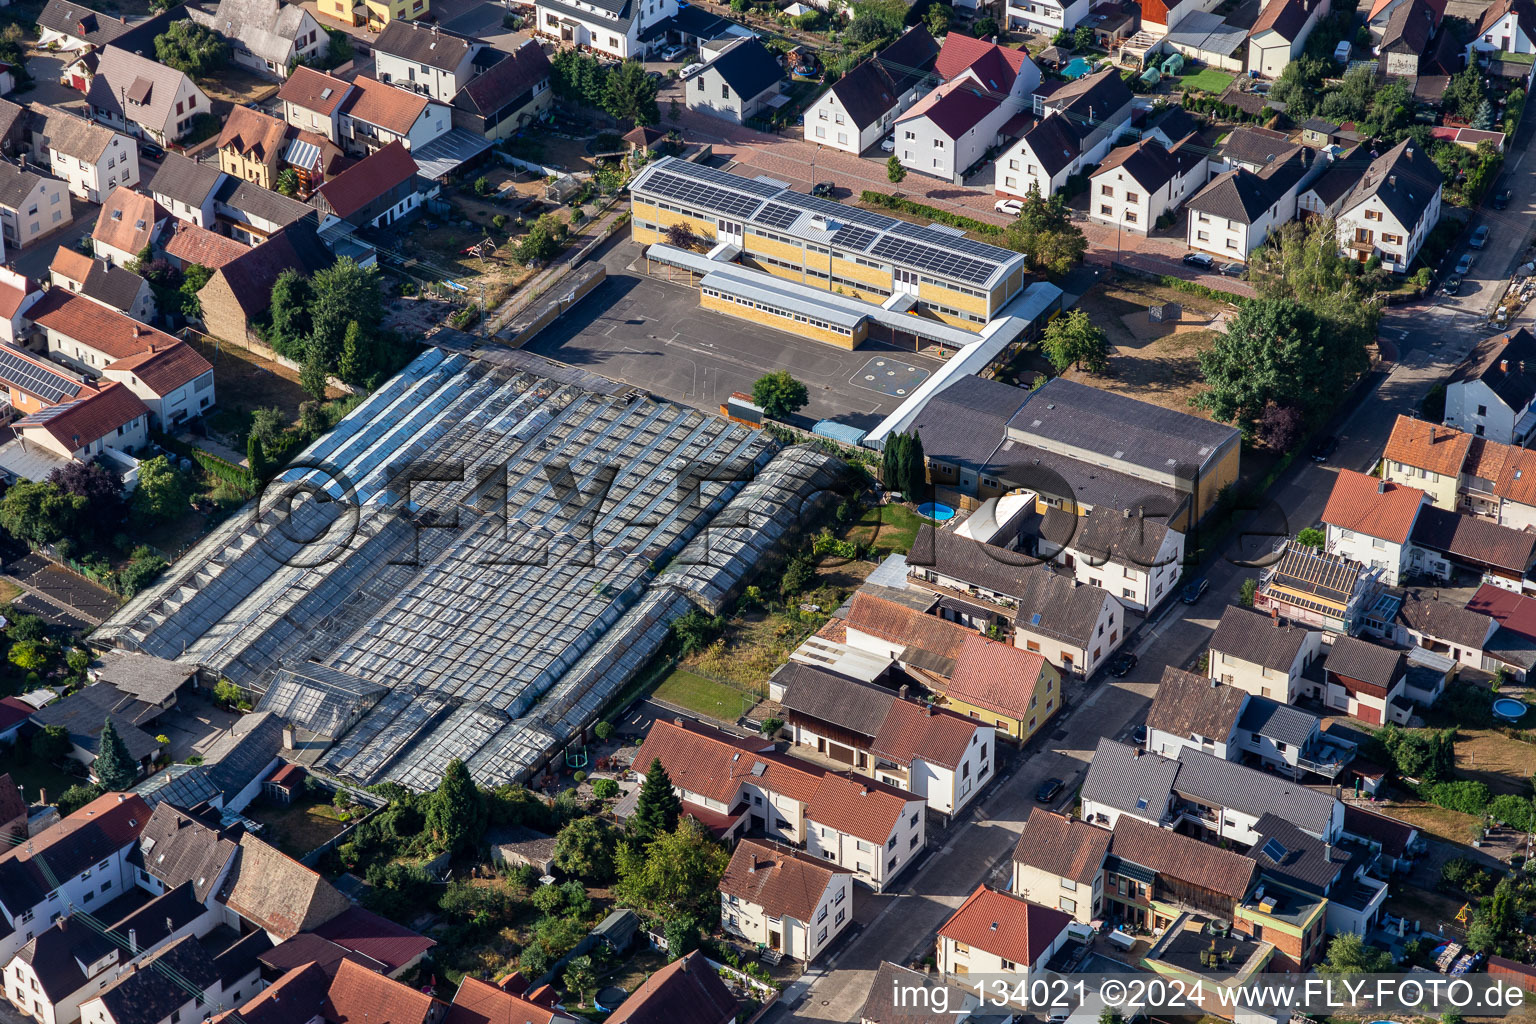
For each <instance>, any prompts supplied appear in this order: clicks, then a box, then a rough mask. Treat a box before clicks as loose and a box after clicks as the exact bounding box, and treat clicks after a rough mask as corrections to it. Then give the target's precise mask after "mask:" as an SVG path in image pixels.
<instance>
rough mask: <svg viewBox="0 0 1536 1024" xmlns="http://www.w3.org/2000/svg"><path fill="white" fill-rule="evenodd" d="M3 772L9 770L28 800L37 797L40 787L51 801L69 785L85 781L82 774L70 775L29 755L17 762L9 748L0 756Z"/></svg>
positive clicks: (0, 768) (0, 772) (0, 767)
mask: <svg viewBox="0 0 1536 1024" xmlns="http://www.w3.org/2000/svg"><path fill="white" fill-rule="evenodd" d="M5 772H10V774H11V778H12V779H14V780H15V781H16V784H17V785H18V786H21V787H22V792H23V795H25V796H26V798H27V799H28V800H29V801H33V800H37V799H38V790H39V789H40V788H41V789H46V790H47V791H48V798H49V802H52V801H54V800H57V799H58V798H59V796H60V795H61V794H62V793H63V792H64V791H65V790H66V789H68V788H69V787H70V786H75V785H79V784H80V783H82V782H85V781H87V780H86V779H85V777H84V776H82V775H71V774H69V773H68V772H65V771H62V770H60V769H58V768H55V767H54V766H53V765H51V764H48V763H46V762H44V761H39V760H37V759H36V758H30V757H29V758H27V759H26V762H25V763H18V762H17V760H16V756H15V754H14V752H11V751H9V750H8V751H7V753H6V756H5V757H0V774H3V773H5Z"/></svg>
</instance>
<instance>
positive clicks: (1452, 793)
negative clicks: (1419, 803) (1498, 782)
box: [1419, 779, 1518, 815]
mask: <svg viewBox="0 0 1536 1024" xmlns="http://www.w3.org/2000/svg"><path fill="white" fill-rule="evenodd" d="M1419 795H1420V796H1421V797H1423V798H1424V799H1425V800H1428V801H1429V802H1430V803H1432V804H1434V805H1436V806H1437V807H1444V808H1445V809H1446V810H1448V811H1460V812H1461V813H1462V814H1477V815H1481V814H1483V813H1484V812H1486V811H1487V810H1488V803H1489V801H1490V799H1492V794H1490V793H1489V792H1488V787H1487V786H1486V785H1485V784H1484V783H1481V782H1473V781H1471V780H1468V779H1463V780H1461V781H1460V782H1436V783H1433V784H1431V785H1426V786H1421V787H1419ZM1517 799H1518V798H1517Z"/></svg>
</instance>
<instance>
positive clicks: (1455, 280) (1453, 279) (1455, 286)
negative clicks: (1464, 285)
mask: <svg viewBox="0 0 1536 1024" xmlns="http://www.w3.org/2000/svg"><path fill="white" fill-rule="evenodd" d="M1460 292H1461V278H1460V277H1458V276H1457V275H1455V274H1452V275H1451V276H1450V277H1448V278H1446V279H1445V283H1444V284H1442V285H1441V286H1440V294H1441V295H1457V294H1460Z"/></svg>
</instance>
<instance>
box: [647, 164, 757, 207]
mask: <svg viewBox="0 0 1536 1024" xmlns="http://www.w3.org/2000/svg"><path fill="white" fill-rule="evenodd" d="M646 187H647V188H648V189H649V190H650V191H652V192H655V193H656V194H657V195H660V196H665V197H666V198H668V199H677V200H680V201H681V202H685V203H693V204H695V205H698V206H702V207H704V208H706V209H709V210H714V211H715V212H717V213H723V214H726V215H727V216H731V217H746V216H748V215H750V214H751V213H752V211H753V210H756V209H757V208H758V206H760V205H761V204H762V199H760V198H758V197H756V196H751V195H743V194H741V193H740V192H733V191H729V190H727V189H724V188H716V187H715V186H713V185H705V184H703V183H702V182H697V181H693V180H691V179H689V178H684V177H680V176H679V175H676V174H668V173H666V172H665V171H657V172H656V173H655V174H653V175H652V176H651V179H650V180H649V181H648V182H647V183H646Z"/></svg>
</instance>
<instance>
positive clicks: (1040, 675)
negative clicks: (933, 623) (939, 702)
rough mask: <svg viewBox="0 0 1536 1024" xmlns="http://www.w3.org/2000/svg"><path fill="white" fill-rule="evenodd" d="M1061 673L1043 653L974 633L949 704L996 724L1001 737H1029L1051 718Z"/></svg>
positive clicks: (954, 676)
mask: <svg viewBox="0 0 1536 1024" xmlns="http://www.w3.org/2000/svg"><path fill="white" fill-rule="evenodd" d="M1060 686H1061V672H1060V671H1059V670H1058V669H1057V668H1056V666H1055V665H1052V664H1051V663H1050V662H1049V661H1047V660H1046V659H1045V656H1044V655H1042V654H1038V653H1035V652H1033V651H1026V650H1023V649H1021V648H1018V647H1014V646H1012V645H1010V644H1004V643H999V642H997V641H995V640H990V639H987V638H986V637H983V636H980V635H977V634H973V635H970V636H967V637H966V638H965V640H964V641H963V642H962V644H961V647H960V654H959V657H957V658H956V659H955V667H954V670H953V672H952V673H951V674H950V677H949V680H948V683H947V685H946V686H945V688H944V691H943V702H944V707H947V708H949V709H951V710H953V711H955V712H957V713H959V714H962V715H968V716H969V717H971V718H973V719H980V720H982V721H988V722H991V723H992V724H993V727H994V728H995V729H996V731H997V734H998V735H999V736H1002V737H1005V738H1008V739H1012V740H1016V741H1018V742H1020V743H1023V742H1027V741H1028V740H1029V739H1030V738H1032V737H1033V736H1034V735H1035V733H1036V732H1038V731H1039V729H1040V721H1041V719H1042V717H1043V718H1044V719H1045V720H1046V721H1049V719H1050V717H1051V711H1052V710H1054V709H1055V697H1056V695H1057V694H1058V693H1059V692H1060V691H1059V687H1060Z"/></svg>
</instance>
